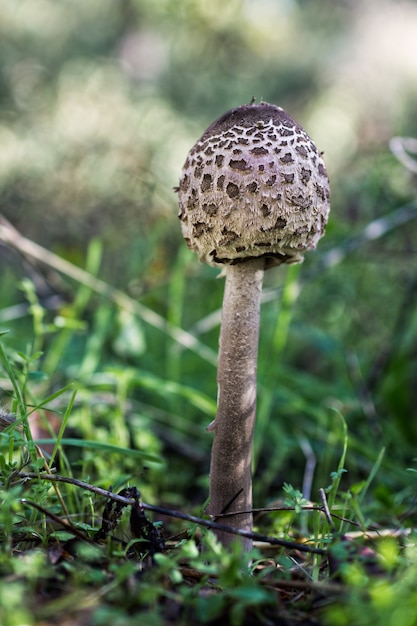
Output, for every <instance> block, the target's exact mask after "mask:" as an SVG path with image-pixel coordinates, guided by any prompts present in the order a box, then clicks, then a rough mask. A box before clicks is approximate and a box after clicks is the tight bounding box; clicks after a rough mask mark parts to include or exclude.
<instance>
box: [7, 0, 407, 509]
mask: <svg viewBox="0 0 417 626" xmlns="http://www.w3.org/2000/svg"><path fill="white" fill-rule="evenodd" d="M416 23H417V3H415V2H412V1H396V0H391V1H388V0H367V1H365V0H363V1H359V2H354V1H352V0H339V1H338V2H335V1H334V0H298V1H296V0H228V1H227V2H225V1H224V0H210V1H207V0H88V2H85V1H84V0H71V1H70V0H61V1H59V2H57V1H56V0H3V1H2V3H1V6H0V213H1V214H2V215H3V216H5V217H6V218H7V219H8V220H9V221H10V222H11V223H12V224H13V226H14V227H16V228H17V229H18V230H19V231H20V233H21V234H22V235H23V236H25V237H27V238H29V239H31V240H33V241H35V242H37V243H38V244H40V245H42V246H44V247H46V248H48V249H49V250H51V251H53V252H54V253H56V254H58V255H60V256H62V257H64V258H65V259H67V260H69V261H70V262H72V263H74V264H76V265H79V266H81V267H85V264H86V263H90V265H89V270H90V271H93V269H92V268H93V266H94V264H95V265H96V268H95V269H94V272H95V273H96V274H97V275H98V276H100V278H102V279H103V280H105V281H107V282H108V283H110V284H111V285H113V286H115V287H117V288H119V289H121V290H123V291H124V292H125V293H126V294H128V295H130V296H131V297H132V298H133V299H134V300H138V301H139V302H141V303H142V304H144V305H145V306H146V307H148V308H149V309H151V310H153V311H155V312H156V313H158V314H159V315H160V316H161V318H162V319H163V320H168V321H169V322H170V323H172V324H174V325H175V326H176V327H181V328H183V329H186V330H189V331H190V332H191V333H193V334H194V335H195V336H196V337H198V339H199V340H200V341H201V342H202V343H203V344H204V345H205V346H207V347H208V348H210V349H211V350H212V351H213V353H214V352H215V351H216V350H217V338H218V330H219V326H218V322H219V315H218V313H219V308H220V305H221V298H222V289H223V283H222V281H221V280H216V276H217V274H218V272H217V271H216V270H214V269H212V268H208V267H205V266H203V265H201V264H200V263H199V262H198V260H197V258H194V256H193V255H192V254H191V253H190V252H189V251H188V250H187V249H186V247H185V244H184V243H183V241H182V237H181V233H180V227H179V223H178V220H177V217H176V212H177V207H176V195H175V193H174V191H173V187H174V186H175V185H176V184H177V183H178V179H179V176H180V172H181V167H182V165H183V163H184V161H185V157H186V154H187V152H188V150H189V148H190V147H191V146H192V145H193V143H194V142H195V140H196V139H197V138H198V137H199V136H200V135H201V134H202V132H203V131H204V130H205V129H206V127H207V126H208V125H209V124H210V123H211V122H212V121H213V120H214V119H215V118H217V117H218V116H219V115H221V114H222V113H223V112H224V111H226V110H227V109H229V108H231V107H234V106H237V105H240V104H243V103H248V102H250V100H251V98H252V97H253V96H255V97H256V98H257V99H258V100H259V99H264V100H266V101H269V102H272V103H275V104H278V105H280V106H282V107H284V108H285V109H286V110H287V111H288V113H289V114H290V115H291V116H293V117H295V118H296V119H297V120H298V121H299V122H300V123H301V124H302V125H303V126H304V128H305V129H306V130H307V132H308V133H309V134H310V135H311V137H312V138H313V139H314V140H315V142H316V143H317V145H318V146H319V149H320V150H323V151H324V158H325V162H326V165H327V168H328V171H329V175H330V179H331V188H332V213H331V218H330V222H329V226H328V231H327V235H326V237H325V239H324V240H323V241H322V242H321V243H320V245H319V249H318V251H317V252H315V253H311V254H309V255H307V257H306V259H305V262H304V264H303V265H302V266H300V267H299V268H297V269H292V270H290V271H288V270H287V269H285V268H280V269H275V270H271V271H270V272H268V275H267V277H266V286H265V300H266V301H265V303H264V306H263V311H262V317H263V319H262V330H261V345H260V363H259V419H258V427H257V435H256V472H257V477H258V478H259V480H257V483H256V486H255V498H256V501H257V502H258V503H260V502H265V500H266V499H268V498H273V497H274V496H275V495H276V493H277V492H278V490H279V488H280V486H281V485H282V482H283V481H287V482H293V483H294V484H295V485H296V486H297V487H301V483H302V481H303V480H304V482H305V483H306V484H308V481H309V479H312V480H313V483H314V487H313V491H312V494H313V497H316V494H317V488H318V487H319V486H326V485H327V484H328V482H329V473H330V472H331V471H333V470H335V469H336V467H337V463H338V459H339V457H340V454H341V446H342V444H341V441H342V439H341V422H340V418H339V417H338V412H340V413H341V414H342V415H343V416H344V418H345V420H346V422H347V425H348V430H349V446H350V454H351V456H350V462H349V464H348V467H347V469H348V473H347V475H346V478H345V477H344V478H343V480H346V481H348V482H350V483H354V482H355V481H360V480H361V479H362V478H363V476H366V475H367V474H368V473H369V471H370V468H371V467H372V465H373V464H374V463H375V460H376V458H377V456H378V454H379V453H380V451H381V449H382V447H384V446H386V447H387V453H386V456H385V461H384V468H385V470H386V475H385V474H384V476H385V478H384V482H385V484H386V485H388V486H387V487H386V490H385V491H384V489H381V488H379V491H378V492H377V494H376V495H377V496H378V497H380V498H381V499H383V500H384V502H388V500H389V498H390V497H391V496H392V497H394V495H393V494H394V492H395V488H396V485H398V484H400V485H401V487H404V486H407V484H408V483H407V481H406V480H405V479H404V476H405V474H404V472H405V469H406V466H407V464H411V463H412V462H413V458H414V456H417V420H416V417H417V415H416V412H417V411H416V403H417V337H416V335H417V315H416V294H417V276H416V240H417V224H416V220H415V219H413V217H416V216H417V213H416V211H417V209H416V192H417V184H416V182H417V181H416V175H415V174H413V173H412V172H411V171H410V170H408V169H407V168H406V167H404V165H403V164H402V163H400V162H399V161H398V160H397V159H396V158H395V156H394V155H393V154H392V153H391V152H390V149H389V140H390V138H392V137H393V136H411V137H416V136H417V114H416V109H417V37H416V34H415V25H416ZM404 207H406V208H404ZM375 220H382V221H380V222H378V223H377V224H374V226H373V229H372V228H370V229H368V230H365V229H366V227H367V226H368V225H369V224H370V223H372V222H374V221H375ZM397 222H402V223H398V224H397ZM381 228H382V230H381ZM384 229H385V230H386V232H385V234H383V232H382V231H383V230H384ZM92 241H93V242H94V245H93V246H92V245H91V242H92ZM98 241H99V242H100V243H101V249H100V246H99V245H98V243H97V242H98ZM88 250H90V253H89V254H90V257H89V258H90V261H86V258H87V256H88ZM0 263H1V274H0V293H1V299H0V307H1V310H0V325H1V328H3V329H8V330H9V331H10V332H9V334H8V336H7V340H6V341H7V344H8V346H10V348H15V349H19V350H25V349H26V348H25V346H26V345H27V344H28V343H30V342H31V341H32V339H33V326H32V321H31V317H30V316H29V315H25V314H22V313H21V309H19V308H18V309H13V308H11V307H13V306H14V305H19V304H20V303H23V302H25V294H24V293H23V292H22V290H21V288H20V286H19V282H20V280H21V279H22V278H23V277H24V276H26V275H27V274H28V273H29V275H30V276H31V277H32V278H35V279H36V280H35V284H36V285H37V291H38V297H43V296H44V295H45V293H52V292H54V291H55V290H56V291H58V292H59V293H61V292H62V293H63V294H64V298H63V302H62V303H61V304H60V306H59V307H58V311H57V310H56V309H54V310H52V311H49V310H48V311H46V313H45V321H49V322H50V323H51V324H52V325H55V326H54V328H53V330H51V329H49V330H48V331H47V332H45V333H44V337H43V338H42V341H43V345H42V349H43V351H44V354H45V355H46V357H44V359H45V360H44V363H43V365H42V366H39V367H40V369H42V368H43V369H44V370H45V372H46V374H47V376H48V379H47V380H48V382H43V385H44V387H43V388H42V393H50V392H51V390H53V389H54V388H56V386H57V385H59V384H63V381H68V379H74V380H76V381H77V383H78V385H79V387H80V389H82V390H83V391H84V395H83V394H82V393H81V394H80V397H81V398H82V400H81V405H82V406H81V407H80V406H79V407H78V408H77V411H78V413H77V412H75V413H74V427H75V428H76V429H80V430H81V432H82V434H87V435H89V436H90V438H91V437H98V436H99V435H98V433H99V432H101V433H102V435H101V436H102V437H103V439H105V438H106V437H108V436H109V435H108V430H109V427H108V424H109V422H110V421H111V420H112V419H113V417H112V411H111V410H110V409H109V406H114V405H113V404H112V403H114V402H116V405H117V406H118V410H120V412H121V414H122V415H123V419H125V420H126V421H127V422H128V423H129V424H130V426H131V430H130V431H129V432H130V436H131V437H132V440H133V442H131V444H132V445H137V446H139V447H140V446H145V447H146V446H148V447H149V448H150V449H151V451H158V452H161V454H163V455H164V458H165V459H167V466H168V467H169V469H170V471H169V472H166V471H165V474H164V476H163V478H161V477H160V478H159V480H160V483H159V484H160V485H161V493H163V494H164V497H165V498H166V499H167V500H175V498H178V499H180V494H179V492H182V493H184V492H188V493H190V494H191V493H193V494H197V498H200V499H201V494H200V491H199V489H200V487H201V486H203V487H204V490H205V489H206V480H207V478H206V476H207V468H208V457H209V448H210V441H211V439H210V436H209V435H207V434H206V432H205V426H206V425H207V424H208V423H209V421H210V420H211V419H212V415H211V414H212V413H213V406H212V405H211V404H210V402H209V400H212V402H213V404H214V400H215V397H216V380H215V379H216V371H215V367H214V365H213V363H212V362H210V361H209V360H208V359H207V358H206V357H205V356H204V355H202V354H201V353H199V352H198V351H197V352H195V351H190V350H186V349H184V347H183V346H181V345H180V344H179V343H178V341H176V340H173V339H172V338H170V337H169V336H168V335H167V334H166V333H164V332H161V331H160V330H156V329H155V328H154V327H152V325H149V324H148V323H147V322H146V321H144V320H143V318H141V315H140V314H134V315H132V313H131V312H128V311H126V310H124V308H123V306H117V305H114V304H113V303H111V302H110V301H109V300H108V299H106V298H103V297H98V296H96V295H94V294H93V293H91V294H90V295H89V297H88V298H85V299H84V301H83V305H82V306H78V305H77V306H78V309H77V310H76V311H75V312H74V297H75V294H76V293H77V290H78V289H79V287H78V285H77V284H76V283H75V282H74V281H73V282H71V281H70V280H68V279H67V278H65V277H63V278H60V279H59V280H57V275H56V272H53V271H51V268H45V267H43V266H42V265H41V264H39V263H38V264H35V265H33V264H32V263H31V262H29V261H28V259H25V258H24V257H22V256H21V255H19V254H18V253H17V252H16V251H14V250H12V249H11V248H8V247H6V246H4V245H3V244H1V242H0ZM60 280H62V281H63V282H62V284H61V283H60ZM283 293H284V297H283ZM78 304H79V301H78ZM71 307H72V308H71ZM14 311H15V313H13V312H14ZM57 315H59V316H60V318H59V319H60V320H61V326H62V319H65V318H66V319H68V318H71V317H74V316H75V317H78V318H79V319H78V322H79V325H78V327H77V328H75V327H76V326H77V324H73V325H74V329H73V330H72V331H69V330H68V328H66V330H65V332H66V333H67V334H66V340H65V341H64V340H62V338H61V340H60V341H61V343H60V344H59V341H58V340H59V337H62V332H61V331H60V330H59V324H57ZM64 325H65V324H64ZM67 327H68V324H67ZM60 333H61V335H60ZM71 333H72V334H71ZM58 344H59V345H58ZM51 355H52V356H51ZM48 358H49V361H48ZM129 376H130V378H129ZM103 381H104V382H103ZM106 385H107V386H106ZM98 389H99V390H100V392H101V395H100V397H99V398H98V399H97V396H96V395H94V394H96V392H97V390H98ZM103 390H105V391H106V393H109V396H105V394H104V391H103ZM110 391H111V393H110ZM112 394H114V395H112ZM0 395H1V398H0V400H1V401H3V402H7V398H8V392H7V386H5V387H4V390H3V393H2V394H0ZM106 397H107V398H108V399H109V398H110V400H109V402H108V403H107V404H106V400H105V399H106ZM86 398H87V400H86ZM114 398H116V400H114ZM93 400H94V401H93ZM205 400H207V403H208V404H207V406H206V405H204V406H205V410H202V407H201V405H202V403H203V401H205ZM117 402H119V404H117ZM87 406H88V411H89V412H88V411H87V412H88V415H89V420H90V422H89V423H90V424H94V426H91V432H89V433H84V432H83V428H86V426H85V424H86V421H85V411H86V410H87V408H86V407H87ZM97 407H98V408H97ZM103 407H104V408H103ZM112 410H113V409H112ZM83 411H84V413H83ZM103 424H104V426H103ZM100 425H101V426H100ZM100 427H102V430H101V431H100ZM112 436H114V437H115V440H116V441H117V437H119V436H120V432H119V434H117V433H116V432H113V434H112ZM306 458H307V459H309V460H310V466H309V467H310V470H308V471H306ZM314 458H316V460H317V461H318V463H317V467H316V470H315V472H313V471H312V469H311V468H312V465H313V464H314V463H313V461H314ZM126 462H127V461H126ZM307 466H308V463H307ZM115 471H116V470H115ZM126 472H127V473H128V474H129V473H132V472H133V470H132V467H127V468H126ZM175 481H177V483H178V485H179V487H176V486H175V485H174V483H175ZM181 481H182V482H181ZM177 483H176V484H177ZM201 493H204V492H201ZM307 495H308V494H307ZM190 497H191V496H190ZM387 506H388V505H387Z"/></svg>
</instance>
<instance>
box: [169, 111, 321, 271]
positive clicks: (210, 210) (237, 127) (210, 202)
mask: <svg viewBox="0 0 417 626" xmlns="http://www.w3.org/2000/svg"><path fill="white" fill-rule="evenodd" d="M178 191H179V218H180V220H181V228H182V233H183V236H184V239H185V241H186V243H187V245H188V247H189V248H190V249H191V250H193V251H194V252H196V253H197V254H198V255H199V257H200V260H202V261H206V262H207V263H209V264H211V265H219V264H224V263H226V264H235V263H239V262H241V261H244V260H245V259H253V258H256V257H265V267H270V266H272V265H279V264H281V263H297V262H300V261H302V259H303V253H304V252H305V251H306V250H311V249H314V248H315V247H316V246H317V243H318V241H319V239H320V238H321V237H322V236H323V235H324V231H325V228H326V224H327V219H328V215H329V211H330V190H329V179H328V176H327V172H326V168H325V166H324V162H323V159H322V158H321V154H320V153H319V152H318V150H317V148H316V146H315V144H314V143H313V141H312V140H311V139H310V137H309V136H308V135H307V133H306V132H305V131H304V130H303V129H302V128H301V126H300V125H299V124H297V122H295V121H294V120H293V119H292V118H291V117H290V116H289V115H287V113H286V112H285V111H284V110H283V109H282V108H281V107H277V106H275V105H273V104H268V103H267V102H261V103H259V104H248V105H243V106H240V107H237V108H235V109H231V110H230V111H228V112H227V113H225V114H224V115H222V117H220V118H219V119H218V120H216V121H215V122H214V123H213V124H211V126H209V128H208V129H207V130H206V132H205V133H204V134H203V136H202V137H201V138H200V139H199V140H198V141H197V143H196V144H195V145H194V146H193V148H192V149H191V150H190V152H189V154H188V157H187V160H186V162H185V164H184V167H183V170H182V175H181V179H180V185H179V190H178Z"/></svg>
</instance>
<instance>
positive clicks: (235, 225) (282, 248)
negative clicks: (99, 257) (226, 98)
mask: <svg viewBox="0 0 417 626" xmlns="http://www.w3.org/2000/svg"><path fill="white" fill-rule="evenodd" d="M329 210H330V194H329V181H328V177H327V173H326V169H325V166H324V163H323V160H322V157H321V154H320V153H319V152H318V150H317V148H316V146H315V144H314V143H313V141H312V140H311V139H310V137H309V136H308V135H307V133H306V132H305V131H304V130H303V129H302V128H301V126H300V125H299V124H297V122H295V121H294V120H293V119H292V118H291V117H290V116H289V115H287V113H286V112H285V111H284V110H283V109H282V108H280V107H277V106H275V105H272V104H268V103H266V102H261V103H259V104H255V103H251V104H249V105H243V106H240V107H237V108H235V109H232V110H230V111H228V112H227V113H225V114H224V115H223V116H222V117H220V118H219V119H218V120H217V121H215V122H214V123H213V124H212V125H211V126H210V127H209V128H208V129H207V130H206V132H205V133H204V134H203V136H202V137H201V138H200V139H199V140H198V141H197V143H196V144H195V145H194V146H193V148H192V149H191V150H190V152H189V154H188V157H187V160H186V162H185V164H184V167H183V170H182V175H181V179H180V185H179V218H180V220H181V228H182V233H183V236H184V238H185V241H186V243H187V245H188V247H189V248H190V249H191V250H193V251H194V252H196V253H197V254H198V256H199V258H200V260H201V261H205V262H207V263H209V264H211V265H215V266H218V267H223V268H224V274H225V276H226V284H225V291H224V299H223V308H222V323H221V331H220V349H219V361H218V377H217V382H218V410H217V414H216V419H215V420H214V422H213V423H212V425H210V427H209V430H213V431H214V441H213V446H212V453H211V467H210V502H209V509H208V511H209V513H210V515H211V516H213V517H214V518H217V517H218V516H219V515H222V514H228V516H227V517H225V518H224V520H223V521H224V523H226V524H228V525H229V526H231V527H233V528H235V529H240V530H246V531H251V530H252V468H251V466H252V441H253V433H254V425H255V414H256V366H257V357H258V338H259V320H260V300H261V291H262V282H263V276H264V271H265V269H268V268H270V267H273V266H275V265H280V264H282V263H299V262H301V261H302V259H303V253H304V252H305V251H307V250H311V249H314V248H315V247H316V245H317V243H318V241H319V239H320V237H322V236H323V234H324V231H325V228H326V223H327V219H328V215H329ZM218 538H219V540H220V541H221V542H222V543H223V544H224V545H228V544H229V543H230V542H231V541H232V540H233V539H234V536H233V535H232V534H230V533H227V532H223V531H221V532H219V533H218ZM242 544H243V548H244V549H250V548H251V546H252V541H251V539H250V538H247V537H245V538H242Z"/></svg>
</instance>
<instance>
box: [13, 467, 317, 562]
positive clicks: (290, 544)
mask: <svg viewBox="0 0 417 626" xmlns="http://www.w3.org/2000/svg"><path fill="white" fill-rule="evenodd" d="M18 476H19V477H20V478H22V479H23V480H31V479H41V480H49V481H57V482H62V483H68V484H70V485H74V486H76V487H80V488H81V489H86V490H87V491H91V492H92V493H95V494H97V495H99V496H103V497H104V498H111V499H112V500H115V501H116V502H120V503H122V504H125V505H126V506H131V505H132V504H135V501H134V500H132V499H130V498H125V497H123V496H120V495H118V494H116V493H113V492H112V491H108V490H107V489H102V488H101V487H95V486H94V485H90V484H89V483H86V482H84V481H82V480H78V479H76V478H70V477H67V476H59V475H58V474H43V473H41V474H36V473H34V472H19V474H18ZM142 506H143V508H144V509H145V510H147V511H152V512H153V513H159V514H160V515H166V516H168V517H175V518H178V519H182V520H184V521H187V522H191V523H193V524H197V525H198V526H204V527H206V528H210V529H211V530H217V531H222V532H226V533H230V534H233V535H238V536H240V537H245V538H248V539H253V540H254V541H259V542H261V543H269V544H270V545H277V546H281V547H283V548H288V549H290V550H298V551H300V552H310V553H314V554H326V551H325V550H323V549H321V548H315V547H313V546H310V545H307V544H303V543H298V542H296V541H286V540H285V539H278V538H277V537H269V536H267V535H262V534H259V533H253V532H249V531H245V530H236V529H234V528H231V527H230V526H226V525H225V524H218V523H217V522H212V521H210V520H206V519H202V518H200V517H196V516H195V515H188V514H186V513H180V512H179V511H172V510H170V509H166V508H164V507H160V506H154V505H152V504H146V503H145V502H142Z"/></svg>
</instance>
